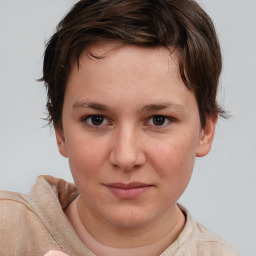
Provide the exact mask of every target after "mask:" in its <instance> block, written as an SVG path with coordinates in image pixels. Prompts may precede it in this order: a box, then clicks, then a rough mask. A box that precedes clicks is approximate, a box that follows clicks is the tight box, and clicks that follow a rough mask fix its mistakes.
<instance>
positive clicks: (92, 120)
mask: <svg viewBox="0 0 256 256" xmlns="http://www.w3.org/2000/svg"><path fill="white" fill-rule="evenodd" d="M83 120H84V121H85V122H87V124H88V125H89V126H93V127H95V126H104V125H107V124H108V121H107V120H106V118H105V117H104V116H101V115H91V116H87V117H85V118H84V119H83Z"/></svg>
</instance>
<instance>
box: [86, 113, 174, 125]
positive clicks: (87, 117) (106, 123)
mask: <svg viewBox="0 0 256 256" xmlns="http://www.w3.org/2000/svg"><path fill="white" fill-rule="evenodd" d="M93 117H95V118H96V117H99V118H103V124H99V125H95V124H93V121H92V118H93ZM154 118H164V123H163V124H160V125H155V124H154V123H153V119H154ZM89 120H90V121H89ZM151 120H152V121H151ZM82 121H83V122H85V123H86V125H87V126H89V127H91V128H101V127H104V126H105V125H112V123H111V122H110V121H108V120H107V118H106V117H105V116H104V115H88V116H85V117H83V118H82ZM150 121H151V122H150ZM174 121H175V119H174V118H173V117H170V116H165V115H153V116H151V117H150V118H148V119H147V121H146V123H148V124H149V125H150V126H152V127H154V128H161V127H166V126H168V125H169V123H170V122H174ZM104 122H105V123H104Z"/></svg>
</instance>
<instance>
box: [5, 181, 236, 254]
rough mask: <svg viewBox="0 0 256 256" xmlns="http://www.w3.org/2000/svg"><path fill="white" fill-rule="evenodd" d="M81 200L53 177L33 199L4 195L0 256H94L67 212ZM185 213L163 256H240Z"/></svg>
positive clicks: (39, 185)
mask: <svg viewBox="0 0 256 256" xmlns="http://www.w3.org/2000/svg"><path fill="white" fill-rule="evenodd" d="M77 196H78V191H77V188H76V187H75V185H74V184H72V183H69V182H66V181H64V180H62V179H57V178H54V177H51V176H40V177H38V180H37V182H36V184H35V185H34V186H33V188H32V189H31V191H30V193H29V195H22V194H19V193H13V192H6V191H0V256H7V255H8V256H18V255H19V256H24V255H29V256H33V255H34V256H41V255H42V256H43V255H44V254H46V253H47V252H48V251H50V250H60V251H63V252H65V253H67V254H68V255H70V256H72V255H85V256H91V255H94V254H93V253H92V252H91V251H90V250H89V249H88V248H86V246H85V245H84V244H83V243H82V242H81V240H80V239H79V237H78V236H77V234H76V233H75V231H74V229H73V227H72V226H71V224H70V222H69V221H68V219H67V217H66V215H65V213H64V212H63V210H65V209H66V208H67V206H68V205H69V204H70V203H71V202H72V201H73V200H74V199H75V198H76V197H77ZM184 211H185V214H186V224H185V227H184V229H183V231H182V232H181V234H180V235H179V237H178V238H177V240H176V241H175V242H174V243H173V244H171V245H170V246H169V247H168V248H167V249H166V250H165V251H164V252H163V253H162V254H161V256H167V255H168V256H170V255H175V256H237V255H239V254H238V253H237V252H236V251H235V250H234V249H232V247H231V246H230V245H229V244H227V243H226V242H225V241H224V240H222V239H221V238H220V237H219V236H217V235H215V234H214V233H212V232H210V231H209V230H208V229H206V228H205V227H204V226H202V225H200V224H198V223H196V222H195V221H194V220H193V219H192V218H191V216H190V215H189V213H188V212H186V210H184ZM94 256H95V255H94ZM138 256H139V255H138Z"/></svg>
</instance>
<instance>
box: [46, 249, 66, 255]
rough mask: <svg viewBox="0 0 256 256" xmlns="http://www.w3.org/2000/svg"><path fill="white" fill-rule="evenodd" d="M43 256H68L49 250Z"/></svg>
mask: <svg viewBox="0 0 256 256" xmlns="http://www.w3.org/2000/svg"><path fill="white" fill-rule="evenodd" d="M44 256H68V255H67V254H66V253H64V252H60V251H55V250H51V251H49V252H47V253H46V254H45V255H44Z"/></svg>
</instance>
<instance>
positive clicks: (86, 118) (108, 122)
mask: <svg viewBox="0 0 256 256" xmlns="http://www.w3.org/2000/svg"><path fill="white" fill-rule="evenodd" d="M96 116H100V117H103V118H104V120H103V123H104V122H107V124H100V125H93V124H90V123H88V119H90V118H92V117H96ZM82 121H83V122H85V123H86V125H87V126H88V127H91V128H102V127H105V126H107V125H108V124H110V121H109V120H108V119H107V118H106V117H105V116H104V115H99V114H93V115H87V116H84V117H83V118H82Z"/></svg>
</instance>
